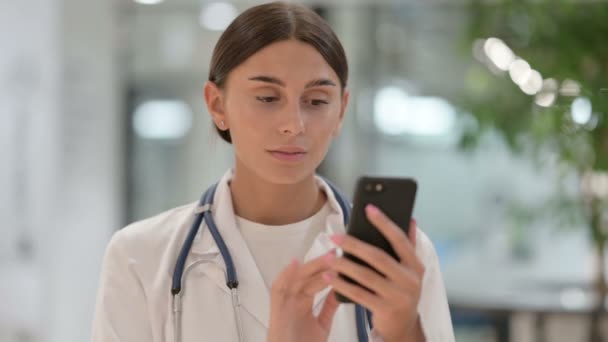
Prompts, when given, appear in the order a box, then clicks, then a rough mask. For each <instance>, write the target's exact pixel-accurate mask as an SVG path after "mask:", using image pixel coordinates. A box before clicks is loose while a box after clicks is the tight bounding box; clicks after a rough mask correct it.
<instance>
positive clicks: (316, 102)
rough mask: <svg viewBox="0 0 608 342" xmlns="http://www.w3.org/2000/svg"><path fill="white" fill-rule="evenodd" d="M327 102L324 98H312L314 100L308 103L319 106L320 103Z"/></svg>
mask: <svg viewBox="0 0 608 342" xmlns="http://www.w3.org/2000/svg"><path fill="white" fill-rule="evenodd" d="M328 103H329V102H327V101H325V100H319V99H314V100H310V104H311V105H313V106H320V105H324V104H328Z"/></svg>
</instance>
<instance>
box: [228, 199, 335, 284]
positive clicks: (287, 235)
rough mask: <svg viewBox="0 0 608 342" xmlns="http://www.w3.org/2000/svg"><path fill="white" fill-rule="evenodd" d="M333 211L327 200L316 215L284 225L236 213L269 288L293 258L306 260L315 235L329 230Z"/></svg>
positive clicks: (243, 233)
mask: <svg viewBox="0 0 608 342" xmlns="http://www.w3.org/2000/svg"><path fill="white" fill-rule="evenodd" d="M330 212H331V207H330V206H329V204H328V203H327V202H326V203H325V205H324V206H323V207H322V208H321V209H320V210H319V211H318V212H317V213H316V214H314V215H313V216H311V217H308V218H306V219H304V220H302V221H299V222H295V223H290V224H286V225H280V226H271V225H265V224H260V223H257V222H253V221H249V220H246V219H244V218H242V217H240V216H238V215H237V216H236V224H237V226H238V228H239V230H240V231H241V234H242V235H243V238H244V239H245V242H246V243H247V247H249V251H250V252H251V255H252V256H253V259H254V260H255V263H256V265H257V266H258V269H259V270H260V273H261V274H262V278H264V282H266V286H268V288H270V287H271V285H272V283H273V282H274V280H275V279H276V277H277V276H278V275H279V273H281V271H282V270H283V269H284V268H285V267H286V266H287V265H288V264H289V262H290V261H291V260H292V259H293V258H297V259H298V260H299V261H300V262H302V260H304V256H305V255H306V252H307V251H308V250H309V249H310V247H311V246H312V243H313V241H314V240H315V238H316V237H317V236H318V235H319V233H320V232H321V231H323V230H324V229H325V221H326V219H327V215H329V213H330Z"/></svg>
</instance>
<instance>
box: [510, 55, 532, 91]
mask: <svg viewBox="0 0 608 342" xmlns="http://www.w3.org/2000/svg"><path fill="white" fill-rule="evenodd" d="M531 71H532V68H530V64H528V62H526V61H524V60H523V59H517V60H515V61H513V63H511V65H509V75H510V76H511V79H512V80H513V82H515V84H517V85H522V84H523V83H524V82H525V81H526V80H527V79H528V77H529V76H530V72H531Z"/></svg>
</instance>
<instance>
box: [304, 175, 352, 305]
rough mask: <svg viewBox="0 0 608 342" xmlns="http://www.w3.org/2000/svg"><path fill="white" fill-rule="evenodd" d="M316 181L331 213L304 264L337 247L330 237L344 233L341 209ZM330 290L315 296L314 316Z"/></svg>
mask: <svg viewBox="0 0 608 342" xmlns="http://www.w3.org/2000/svg"><path fill="white" fill-rule="evenodd" d="M316 180H317V184H318V185H319V186H320V187H321V189H322V190H323V191H324V192H325V194H326V196H327V201H328V203H329V205H330V208H331V212H330V214H329V215H328V216H327V219H326V221H325V228H324V230H323V231H322V232H321V233H320V234H319V235H318V236H317V238H316V239H315V240H314V242H313V244H312V246H311V247H310V249H309V250H308V251H307V252H306V255H305V257H304V261H305V262H307V261H310V260H312V259H314V258H317V257H319V256H321V255H323V254H325V253H327V252H329V251H330V250H331V249H332V248H336V247H337V246H336V245H335V244H334V243H333V242H332V241H331V239H330V236H332V235H333V234H338V233H344V232H345V227H344V216H343V215H344V214H343V213H342V209H341V208H340V205H339V204H338V201H337V200H336V197H335V195H334V193H333V191H332V190H331V188H330V187H329V186H328V185H327V183H325V181H323V179H322V178H320V177H318V176H317V177H316ZM330 290H331V289H330V288H329V287H327V288H325V289H324V290H322V291H320V292H319V293H317V294H316V295H315V299H314V302H313V312H315V314H318V313H319V312H320V310H321V305H322V304H323V302H325V298H326V297H327V295H328V293H329V291H330Z"/></svg>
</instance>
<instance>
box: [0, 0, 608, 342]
mask: <svg viewBox="0 0 608 342" xmlns="http://www.w3.org/2000/svg"><path fill="white" fill-rule="evenodd" d="M258 3H261V2H259V1H211V0H208V1H207V0H164V1H162V0H136V1H133V0H112V1H110V0H97V1H93V0H21V1H14V0H3V1H0V46H1V47H2V48H1V49H0V103H1V104H2V106H0V118H1V119H2V120H1V121H0V165H1V167H0V219H1V220H2V224H0V234H1V235H0V303H1V304H0V341H3V342H5V341H6V342H42V341H49V342H51V341H52V342H59V341H61V342H70V341H74V342H75V341H86V340H88V339H89V333H90V323H91V319H92V311H93V306H94V301H95V293H96V290H97V282H98V274H99V270H100V262H101V258H102V255H103V252H104V249H105V246H106V244H107V242H108V240H109V238H110V236H111V234H112V233H113V232H115V231H116V230H118V229H120V228H121V227H123V226H124V225H126V224H127V223H129V222H132V221H135V220H138V219H142V218H144V217H147V216H150V215H152V214H154V213H157V212H160V211H163V210H166V209H169V208H171V207H174V206H177V205H180V204H184V203H189V202H192V201H195V200H196V199H197V198H198V197H199V195H200V194H201V193H202V191H204V189H206V187H207V186H208V185H209V184H211V182H213V181H215V180H216V179H217V178H218V177H219V176H220V175H222V174H223V173H224V171H225V170H226V169H227V168H228V167H230V166H231V165H232V150H231V147H230V146H229V145H227V144H225V143H224V142H222V141H221V140H220V139H219V138H218V137H217V136H216V134H215V132H214V131H213V127H212V126H211V120H210V118H209V116H208V113H207V111H206V108H205V105H204V101H203V99H202V95H201V94H202V86H203V84H204V82H205V80H206V79H207V72H208V69H207V68H208V65H209V61H210V57H211V52H212V49H213V46H214V44H215V42H216V41H217V39H218V38H219V35H220V34H221V32H222V30H223V29H224V28H225V27H226V26H227V24H228V23H229V22H230V21H231V20H232V19H233V18H234V17H235V16H236V15H238V13H239V12H241V11H243V10H244V9H245V8H247V7H249V6H251V5H254V4H258ZM304 3H306V4H308V5H309V6H310V7H312V8H313V9H315V11H317V12H318V13H319V14H321V15H322V16H323V17H325V18H326V19H327V20H328V21H329V22H330V24H331V25H332V27H333V28H334V29H335V31H336V33H337V34H338V36H339V37H340V39H341V40H342V43H343V45H344V47H345V49H346V52H347V56H348V58H349V63H350V80H349V83H350V89H351V92H352V95H351V104H350V107H349V109H348V112H347V117H346V123H345V126H344V129H343V131H342V134H341V136H340V137H339V139H337V140H336V141H335V142H334V144H333V145H332V147H331V150H330V152H329V153H328V156H327V158H326V160H325V161H324V163H323V164H322V165H321V167H320V169H319V173H320V174H323V175H325V176H327V177H329V178H330V179H331V180H333V181H334V183H336V184H337V185H339V186H340V187H341V188H342V189H343V190H344V192H346V193H347V194H349V195H350V194H352V191H353V187H354V182H355V179H356V177H357V176H358V175H360V174H363V173H367V174H382V175H395V176H411V177H415V178H416V179H417V180H418V184H419V196H418V199H417V203H416V207H415V217H416V219H417V221H418V224H419V225H420V227H421V228H422V229H423V230H424V231H425V232H426V233H427V234H428V235H429V236H430V237H431V239H432V240H433V242H434V244H435V247H436V249H437V252H438V255H439V258H440V263H441V267H442V271H443V275H444V280H445V283H446V287H447V291H448V296H449V301H450V308H451V311H452V319H453V322H454V328H455V331H456V336H457V340H458V341H473V342H475V341H501V342H503V341H504V342H506V341H524V342H525V341H558V342H559V341H602V340H604V338H603V337H602V336H603V335H602V332H603V330H608V322H605V321H604V315H603V312H604V311H605V305H604V300H603V298H605V297H604V295H605V293H606V285H605V281H604V279H605V278H604V274H605V269H606V266H605V262H604V247H605V241H606V239H607V238H606V234H607V233H606V232H608V204H607V197H608V173H607V171H608V2H606V1H582V0H579V1H575V0H567V1H566V0H553V1H548V0H547V1H524V0H520V1H507V0H504V1H499V0H496V1H464V0H442V1H440V0H425V1H415V0H378V1H375V0H334V1H305V2H304ZM606 336H608V335H606Z"/></svg>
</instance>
